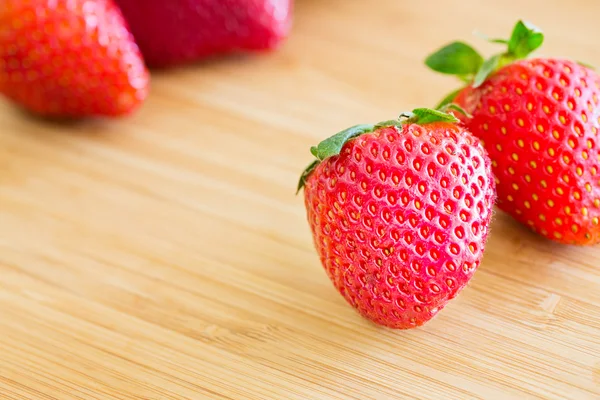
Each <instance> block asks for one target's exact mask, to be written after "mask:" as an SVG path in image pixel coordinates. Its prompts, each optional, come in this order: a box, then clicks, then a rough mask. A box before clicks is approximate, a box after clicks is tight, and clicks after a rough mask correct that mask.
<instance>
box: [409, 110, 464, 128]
mask: <svg viewBox="0 0 600 400" xmlns="http://www.w3.org/2000/svg"><path fill="white" fill-rule="evenodd" d="M408 120H409V122H413V123H416V124H419V125H425V124H430V123H432V122H449V123H456V122H459V120H458V118H456V117H455V116H454V115H452V114H448V113H446V112H444V111H441V110H434V109H432V108H415V109H414V110H413V111H412V117H410V118H409V119H408Z"/></svg>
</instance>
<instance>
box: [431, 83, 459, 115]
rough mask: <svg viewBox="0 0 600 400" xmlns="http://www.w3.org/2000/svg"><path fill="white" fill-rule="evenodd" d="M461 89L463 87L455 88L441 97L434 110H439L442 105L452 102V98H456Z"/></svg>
mask: <svg viewBox="0 0 600 400" xmlns="http://www.w3.org/2000/svg"><path fill="white" fill-rule="evenodd" d="M461 90H463V88H459V89H456V90H455V91H453V92H452V93H449V94H448V95H447V96H446V97H444V98H443V99H442V101H440V102H439V103H438V105H437V106H436V107H435V108H436V110H439V109H441V108H443V107H444V106H446V105H447V104H450V103H452V102H453V101H454V99H455V98H456V96H458V94H459V93H460V91H461Z"/></svg>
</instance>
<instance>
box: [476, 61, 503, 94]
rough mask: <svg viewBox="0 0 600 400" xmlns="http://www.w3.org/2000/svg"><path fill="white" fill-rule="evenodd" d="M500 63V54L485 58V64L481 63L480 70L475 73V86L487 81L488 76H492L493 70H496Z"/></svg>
mask: <svg viewBox="0 0 600 400" xmlns="http://www.w3.org/2000/svg"><path fill="white" fill-rule="evenodd" d="M499 63H500V55H499V54H497V55H495V56H492V57H490V58H488V59H487V60H485V61H484V63H483V65H481V68H479V71H477V74H476V75H475V79H473V87H475V88H476V87H479V86H481V84H482V83H483V82H485V80H486V79H487V78H488V76H490V74H491V73H492V72H494V70H495V69H496V68H497V67H498V64H499Z"/></svg>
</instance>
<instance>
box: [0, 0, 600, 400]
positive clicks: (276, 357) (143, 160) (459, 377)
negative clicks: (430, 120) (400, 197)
mask: <svg viewBox="0 0 600 400" xmlns="http://www.w3.org/2000/svg"><path fill="white" fill-rule="evenodd" d="M483 4H484V2H478V1H475V0H469V1H466V0H462V1H444V2H435V3H434V2H429V3H427V2H423V1H420V2H417V1H396V0H380V1H378V2H367V1H358V0H298V1H297V5H296V20H295V26H294V31H293V35H292V36H291V37H290V40H289V41H288V42H287V43H286V45H285V46H284V47H283V48H281V49H280V50H279V51H278V52H276V53H272V54H268V55H263V56H256V57H241V56H240V57H228V58H226V59H222V60H214V61H210V62H205V63H200V64H198V65H194V66H190V67H187V68H182V69H177V70H172V71H165V72H157V73H155V74H154V76H153V78H154V80H153V90H152V95H151V97H150V98H149V100H148V102H147V103H146V105H145V106H144V107H143V109H142V110H140V112H138V113H136V114H135V115H134V116H132V117H131V118H127V119H123V120H119V121H93V122H90V121H88V122H84V123H73V124H52V123H48V122H44V121H40V120H36V119H32V118H31V117H29V116H27V115H24V114H23V113H21V112H19V111H17V110H16V109H15V108H14V107H12V106H11V105H9V104H8V103H6V102H2V103H0V276H1V279H0V398H1V399H35V400H49V399H56V400H75V399H86V400H88V399H102V400H105V399H106V400H112V399H122V400H125V399H127V400H129V399H146V400H150V399H152V400H159V399H160V400H162V399H236V400H237V399H361V400H362V399H436V400H438V399H520V400H525V399H598V398H600V248H599V247H596V248H573V247H566V246H565V247H561V246H557V245H554V244H552V243H549V242H547V241H544V240H542V239H540V238H538V237H536V236H534V235H532V234H530V233H528V232H527V231H526V230H524V229H523V228H521V227H520V226H518V225H517V224H515V223H514V222H512V221H511V220H510V219H509V218H507V217H506V216H505V215H503V214H502V213H500V212H498V213H496V217H495V222H494V224H493V228H492V235H491V239H490V242H489V245H488V247H487V252H486V256H485V260H484V262H483V265H482V266H481V269H480V270H479V271H478V273H477V274H476V276H475V279H474V281H473V283H472V284H471V285H469V287H468V288H467V289H466V290H464V291H463V292H462V294H461V295H460V296H459V297H458V298H457V299H456V301H454V302H453V303H451V304H450V305H449V306H448V307H447V308H446V309H445V310H444V311H443V312H442V313H440V315H439V316H438V317H437V318H436V319H435V320H433V321H432V322H430V323H429V324H427V325H426V326H425V327H424V328H422V329H418V330H413V331H407V332H396V331H390V330H385V329H381V328H377V327H375V326H373V325H371V324H369V323H368V322H366V321H365V320H363V319H361V318H360V317H359V316H358V315H357V314H356V313H355V312H354V311H353V310H352V309H351V308H350V307H349V306H347V305H346V303H345V302H344V301H343V299H342V298H341V297H340V296H339V295H338V294H337V292H335V290H334V289H333V287H332V285H331V284H330V283H329V281H328V280H327V278H326V275H325V273H324V272H323V270H322V267H321V265H320V264H319V261H318V259H317V257H316V254H315V252H314V250H313V247H312V243H311V238H310V234H309V231H308V226H307V224H306V221H305V214H304V207H303V205H302V199H301V197H296V196H294V190H295V184H296V180H297V177H298V174H299V173H300V171H301V170H302V169H303V167H304V166H305V164H306V163H308V162H309V160H310V154H309V152H308V148H309V146H310V145H312V144H314V143H316V142H317V141H319V140H320V139H323V138H324V137H326V136H328V135H330V134H332V133H334V132H337V131H339V130H340V129H342V128H345V127H347V126H349V125H353V124H356V123H364V122H372V121H379V120H383V119H389V118H390V117H394V116H396V115H397V114H398V113H399V112H400V111H403V110H406V109H410V108H413V107H417V106H428V105H432V104H434V103H435V102H436V100H438V99H439V98H440V96H441V95H442V94H444V93H446V92H447V91H449V90H451V89H452V88H453V87H454V86H455V82H453V81H452V79H450V78H446V77H443V76H438V75H435V74H433V73H430V72H428V71H427V70H426V69H425V68H424V67H423V66H422V60H423V58H424V57H425V56H426V54H427V53H428V52H429V51H430V50H433V49H435V48H437V47H438V46H440V45H441V44H442V43H445V42H446V41H447V40H449V39H450V38H461V39H463V40H470V41H478V39H475V38H473V37H472V35H471V33H472V31H473V30H474V29H479V30H481V31H485V32H486V33H489V34H490V35H492V36H502V35H504V34H505V33H506V32H507V31H508V30H509V29H510V27H511V26H512V23H513V22H514V20H516V18H518V17H524V18H527V19H529V20H531V21H532V22H534V23H536V24H537V25H539V26H542V27H543V28H544V29H545V31H546V32H547V44H546V46H545V48H544V54H549V55H550V54H551V55H564V56H568V57H570V58H574V59H577V60H585V61H587V62H589V63H592V64H596V65H600V45H599V44H598V40H597V38H598V34H599V33H600V30H599V29H600V28H599V25H598V23H597V16H598V15H600V2H597V1H592V0H579V1H571V2H568V3H567V2H564V1H558V0H533V1H527V2H525V1H522V0H521V1H519V0H510V1H503V2H498V3H495V2H494V3H493V2H485V5H483ZM478 42H479V43H481V44H482V46H481V47H483V48H484V49H486V50H487V51H491V50H492V49H493V46H492V45H485V44H483V43H482V41H480V40H479V41H478Z"/></svg>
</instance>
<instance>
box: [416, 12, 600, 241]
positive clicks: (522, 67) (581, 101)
mask: <svg viewBox="0 0 600 400" xmlns="http://www.w3.org/2000/svg"><path fill="white" fill-rule="evenodd" d="M543 38H544V37H543V35H542V33H541V32H540V31H539V29H537V28H535V27H534V26H532V25H530V24H528V23H525V22H522V21H519V22H518V23H517V25H516V26H515V28H514V29H513V33H512V36H511V38H510V39H509V40H500V39H495V40H492V41H493V42H496V43H501V44H506V45H507V50H506V51H504V52H501V53H499V54H496V55H494V56H492V57H491V58H489V59H488V60H486V61H483V58H482V57H481V56H480V55H479V54H478V53H477V52H476V51H475V50H473V49H472V48H471V47H470V46H468V45H466V44H464V43H461V42H455V43H451V44H449V45H447V46H445V47H443V48H442V49H440V50H439V51H437V52H435V53H434V54H432V55H431V56H429V57H428V58H427V60H426V64H427V65H428V66H429V67H431V68H432V69H434V70H436V71H438V72H442V73H448V74H455V75H459V76H460V77H461V78H462V79H463V80H464V81H466V82H467V84H466V86H465V87H464V88H461V89H459V90H458V91H457V92H454V93H453V94H451V95H450V96H448V97H447V98H446V99H445V100H444V101H443V103H448V102H454V103H456V104H458V105H460V106H462V108H464V109H465V110H466V111H467V113H470V114H471V117H469V118H464V122H465V124H466V125H467V127H468V129H469V130H470V131H471V132H473V134H474V135H476V136H477V137H479V138H480V139H481V141H482V142H483V143H484V145H485V148H486V150H487V151H488V153H489V155H490V158H491V159H492V167H493V168H492V169H493V172H494V175H495V177H496V180H497V190H498V207H499V208H500V209H501V210H503V211H505V212H506V213H508V214H510V215H511V216H512V217H514V218H515V219H516V220H517V221H519V222H521V223H522V224H525V225H526V226H528V227H530V228H531V229H532V230H533V231H535V232H538V233H540V234H541V235H543V236H545V237H547V238H550V239H552V240H554V241H556V242H560V243H568V244H577V245H590V244H595V243H598V242H600V225H599V222H600V137H599V136H598V130H599V129H600V103H599V102H600V76H599V75H598V74H597V73H595V72H594V71H593V70H592V69H591V68H589V67H587V66H585V65H582V64H580V63H577V62H574V61H571V60H568V59H559V58H534V57H529V55H530V54H531V53H532V52H533V51H534V50H536V49H537V48H538V47H539V46H540V45H541V44H542V42H543Z"/></svg>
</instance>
